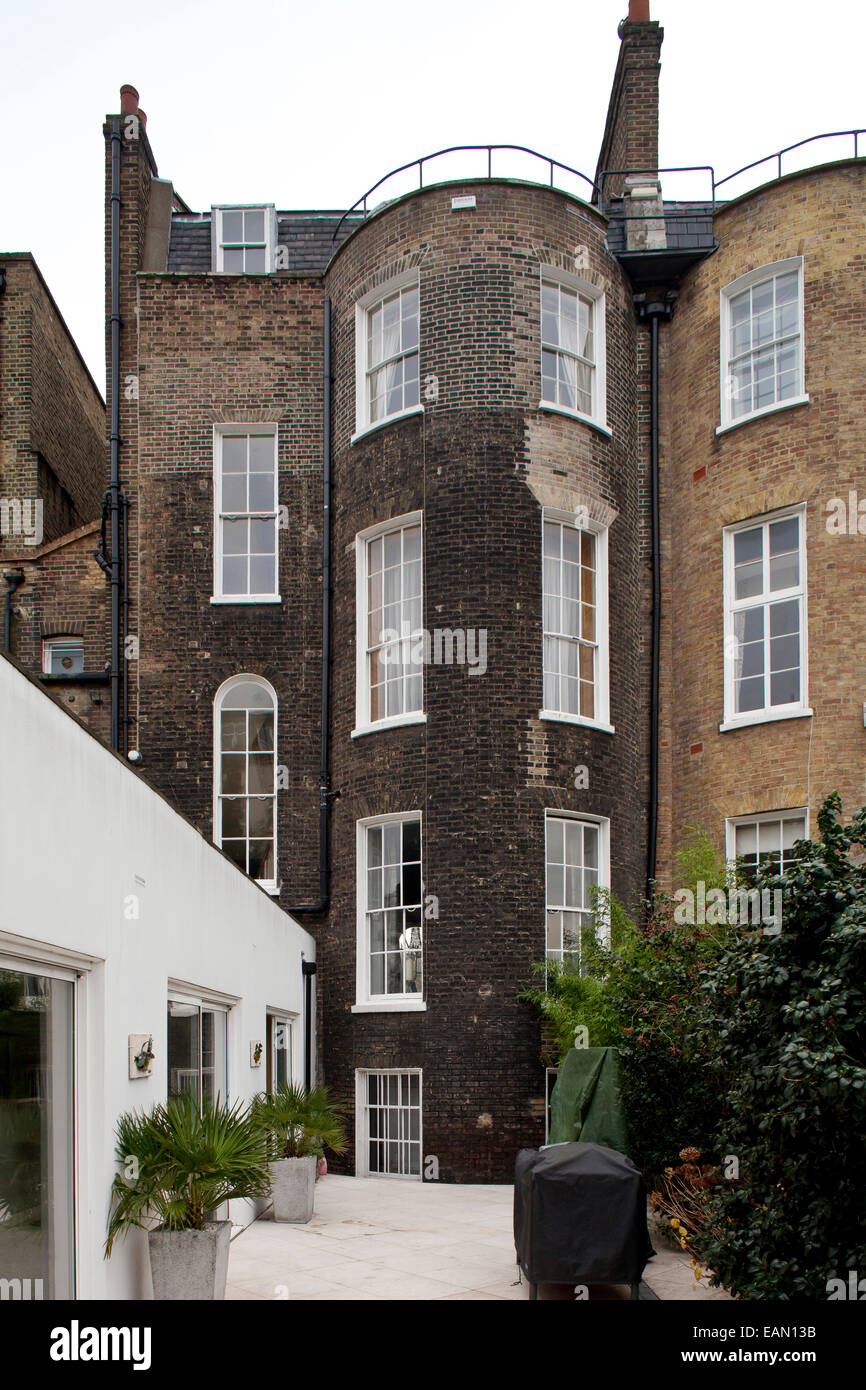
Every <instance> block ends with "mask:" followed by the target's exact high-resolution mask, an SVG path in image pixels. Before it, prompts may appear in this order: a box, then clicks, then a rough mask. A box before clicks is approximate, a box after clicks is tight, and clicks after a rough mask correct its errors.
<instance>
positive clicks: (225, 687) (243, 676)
mask: <svg viewBox="0 0 866 1390" xmlns="http://www.w3.org/2000/svg"><path fill="white" fill-rule="evenodd" d="M243 684H253V685H258V686H261V688H262V689H263V690H266V691H267V692H268V694H269V695H270V697H271V699H272V700H273V702H274V748H273V769H274V790H273V807H274V811H273V822H274V835H273V840H274V877H273V878H271V879H260V878H250V882H251V883H257V884H258V885H259V887H260V888H262V889H264V891H265V892H266V893H268V894H269V895H270V896H271V897H278V896H279V893H280V890H281V887H282V884H281V881H280V857H279V834H278V831H279V821H278V814H279V789H278V787H277V766H278V764H277V749H278V742H277V740H278V737H279V710H280V706H279V700H278V699H277V692H276V691H275V690H274V687H273V686H272V685H271V683H270V681H269V680H266V678H265V677H264V676H259V675H257V674H255V673H254V672H251V671H244V672H240V673H238V674H237V675H235V676H229V678H228V680H225V681H223V683H222V685H220V686H219V687H218V689H217V690H216V692H215V694H214V698H213V820H212V826H213V843H214V844H215V845H216V847H217V849H219V850H221V851H222V852H223V853H224V854H226V851H225V850H223V847H222V842H223V835H222V793H221V791H220V783H221V777H222V738H221V734H222V727H221V726H222V718H221V716H222V709H223V703H224V701H225V697H226V695H228V694H229V693H230V692H231V691H232V690H233V689H234V688H235V687H236V686H238V685H243ZM246 795H247V797H248V796H249V793H246ZM261 795H262V796H267V792H263V793H261ZM249 838H250V837H249V835H247V836H246V839H247V840H249ZM226 857H229V856H228V855H226ZM231 862H232V863H233V864H234V863H235V861H234V860H232V861H231ZM235 868H237V870H238V872H239V873H244V870H243V869H241V867H240V865H239V864H235ZM245 877H247V878H249V877H250V876H249V874H246V875H245Z"/></svg>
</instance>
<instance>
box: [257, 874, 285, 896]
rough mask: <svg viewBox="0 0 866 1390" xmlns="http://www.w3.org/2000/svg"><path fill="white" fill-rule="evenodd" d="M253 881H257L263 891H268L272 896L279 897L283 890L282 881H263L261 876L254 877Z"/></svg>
mask: <svg viewBox="0 0 866 1390" xmlns="http://www.w3.org/2000/svg"><path fill="white" fill-rule="evenodd" d="M253 883H257V884H258V886H259V888H261V890H262V892H263V893H267V895H268V897H270V898H278V897H279V896H280V892H281V891H282V887H283V885H282V884H281V883H263V882H262V880H261V879H260V878H254V879H253Z"/></svg>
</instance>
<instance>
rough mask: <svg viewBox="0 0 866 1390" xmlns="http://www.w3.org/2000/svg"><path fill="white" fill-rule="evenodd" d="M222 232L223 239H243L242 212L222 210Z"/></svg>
mask: <svg viewBox="0 0 866 1390" xmlns="http://www.w3.org/2000/svg"><path fill="white" fill-rule="evenodd" d="M222 234H223V241H243V239H244V215H243V212H224V213H223V214H222Z"/></svg>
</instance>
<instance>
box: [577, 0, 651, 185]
mask: <svg viewBox="0 0 866 1390" xmlns="http://www.w3.org/2000/svg"><path fill="white" fill-rule="evenodd" d="M618 33H619V37H620V40H621V45H620V50H619V59H618V61H617V65H616V72H615V74H614V79H613V87H612V89H611V94H610V105H609V106H608V111H607V121H606V123H605V128H604V138H603V140H602V144H601V151H600V153H599V158H598V168H597V170H596V183H598V182H599V176H600V174H601V173H602V171H603V170H606V169H628V170H631V171H633V172H634V173H642V174H653V175H654V174H656V172H657V170H658V162H659V152H658V147H659V69H660V66H661V62H660V57H661V47H662V40H663V39H664V30H663V29H662V27H661V25H660V24H659V23H658V21H657V20H652V19H650V7H649V0H629V7H628V18H627V19H624V20H623V21H622V23H621V24H620V26H619V30H618ZM623 188H624V179H623V178H622V177H621V176H615V177H612V178H611V177H608V178H606V179H605V186H604V189H603V190H602V200H603V201H604V202H609V201H610V199H611V198H614V197H619V196H621V194H622V192H623ZM594 198H595V201H596V202H598V201H600V199H599V194H598V193H596V194H595V195H594Z"/></svg>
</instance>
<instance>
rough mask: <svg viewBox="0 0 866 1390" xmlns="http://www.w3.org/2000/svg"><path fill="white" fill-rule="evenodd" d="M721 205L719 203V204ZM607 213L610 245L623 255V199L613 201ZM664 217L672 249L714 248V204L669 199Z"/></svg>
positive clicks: (624, 238) (705, 249)
mask: <svg viewBox="0 0 866 1390" xmlns="http://www.w3.org/2000/svg"><path fill="white" fill-rule="evenodd" d="M719 206H720V205H719V204H718V203H717V204H716V207H717V208H718V207H719ZM606 212H607V214H608V216H609V217H610V223H609V225H608V229H607V244H608V247H609V249H610V250H611V251H612V252H613V254H614V255H615V256H616V255H620V254H622V253H623V252H625V249H626V220H625V218H624V217H623V215H622V202H621V201H617V202H614V203H611V204H610V205H609V206H608V207H607V208H606ZM664 216H665V230H666V232H667V249H668V250H669V251H699V250H703V251H712V249H713V247H714V246H715V244H716V243H715V238H714V236H713V204H712V203H675V202H668V201H665V204H664Z"/></svg>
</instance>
